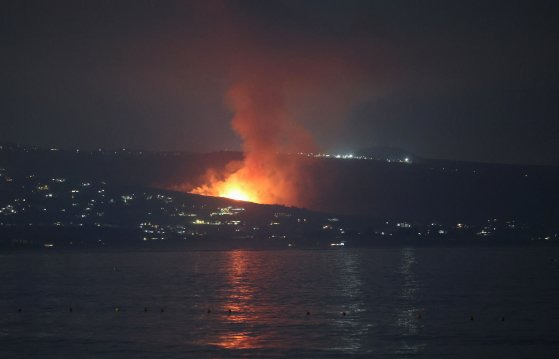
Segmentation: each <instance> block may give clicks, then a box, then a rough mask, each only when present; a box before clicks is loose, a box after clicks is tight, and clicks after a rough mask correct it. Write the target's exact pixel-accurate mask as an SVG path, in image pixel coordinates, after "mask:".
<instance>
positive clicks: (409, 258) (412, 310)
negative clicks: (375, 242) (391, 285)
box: [396, 247, 424, 355]
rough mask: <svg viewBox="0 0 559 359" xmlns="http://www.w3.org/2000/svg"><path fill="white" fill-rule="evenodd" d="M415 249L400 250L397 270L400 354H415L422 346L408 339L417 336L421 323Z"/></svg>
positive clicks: (397, 321) (398, 350) (398, 351)
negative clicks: (399, 287) (398, 277)
mask: <svg viewBox="0 0 559 359" xmlns="http://www.w3.org/2000/svg"><path fill="white" fill-rule="evenodd" d="M415 251H416V249H415V248H413V247H405V248H402V250H401V263H400V268H399V270H398V273H399V275H400V276H401V283H402V284H401V289H400V293H399V295H398V299H399V300H400V302H401V305H400V306H399V311H398V313H397V319H396V324H397V325H398V327H399V328H400V335H401V341H400V343H401V346H400V347H399V348H398V349H397V350H396V352H397V353H402V354H408V355H410V354H417V353H418V352H419V351H420V350H421V349H422V348H423V346H424V344H418V342H417V341H416V340H413V341H410V340H409V339H410V338H413V336H415V335H417V334H419V329H420V328H421V327H420V325H421V323H422V316H423V314H422V309H421V308H419V307H418V305H417V302H418V300H417V295H418V291H419V287H420V284H419V280H418V278H417V274H416V272H415V266H416V254H415Z"/></svg>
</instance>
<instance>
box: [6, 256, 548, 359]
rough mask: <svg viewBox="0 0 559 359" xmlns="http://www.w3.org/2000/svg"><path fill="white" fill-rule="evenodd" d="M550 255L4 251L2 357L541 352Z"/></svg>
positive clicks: (544, 343) (542, 354) (541, 354)
mask: <svg viewBox="0 0 559 359" xmlns="http://www.w3.org/2000/svg"><path fill="white" fill-rule="evenodd" d="M553 251H555V252H553ZM550 253H551V254H550ZM553 253H554V254H553ZM550 255H554V257H557V258H559V250H557V249H554V248H551V249H549V248H543V249H540V248H528V249H525V248H518V249H515V248H509V249H498V248H416V247H404V248H398V247H391V248H374V249H367V250H351V249H349V250H348V249H342V250H330V251H300V250H294V251H223V252H179V253H177V252H157V253H109V252H97V253H72V252H69V253H62V252H50V253H13V254H1V253H0V264H1V266H0V274H1V275H2V278H3V280H2V281H0V311H1V313H3V315H1V316H0V357H2V358H3V357H13V356H16V357H47V358H48V357H91V356H94V357H115V356H118V357H131V358H152V357H162V356H165V357H169V358H183V357H231V356H236V357H269V356H292V357H332V356H339V355H343V356H352V355H353V356H355V357H395V358H408V357H413V358H418V357H425V358H431V357H435V356H438V357H463V358H470V357H475V356H480V357H484V355H483V354H487V353H495V352H499V353H501V354H503V355H502V356H506V357H550V356H549V355H546V354H549V352H551V351H554V350H555V351H558V350H559V337H558V335H557V333H558V332H557V331H556V330H555V329H556V323H558V322H559V306H558V305H557V301H556V298H557V296H558V295H559V266H558V265H557V264H556V262H553V261H550V260H549V256H550ZM520 259H521V260H520ZM115 268H116V270H115ZM504 299H506V300H504ZM68 306H73V308H74V310H73V312H72V313H69V312H68ZM115 306H118V307H119V308H120V309H121V310H120V311H119V312H115V310H114V308H115ZM144 306H146V307H147V308H149V311H147V312H144ZM17 308H23V312H22V313H18V312H17V310H16V309H17ZM159 308H164V309H165V311H164V312H163V311H161V312H160V310H159ZM208 309H210V311H211V312H210V313H208V312H207V311H208ZM229 310H231V313H229ZM307 311H308V312H309V315H307V314H306V313H307ZM342 312H345V313H346V315H345V316H344V315H343V314H342ZM472 313H474V314H475V315H476V320H475V321H470V320H469V316H470V314H472ZM502 313H509V314H507V320H506V321H504V322H502V321H501V320H496V319H495V318H501V315H502ZM420 314H421V315H422V318H421V319H420V318H418V315H420ZM519 343H520V344H519ZM523 343H524V344H523ZM510 347H514V348H515V349H514V350H510V349H509V348H510ZM14 353H16V354H17V355H13V354H14ZM91 353H94V355H93V354H91ZM486 356H487V355H486Z"/></svg>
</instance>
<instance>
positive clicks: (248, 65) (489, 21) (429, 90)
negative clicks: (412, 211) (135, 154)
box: [0, 0, 559, 165]
mask: <svg viewBox="0 0 559 359" xmlns="http://www.w3.org/2000/svg"><path fill="white" fill-rule="evenodd" d="M554 3H555V1H523V2H516V1H495V2H493V1H467V2H466V1H436V2H432V1H395V0H386V1H372V0H371V1H347V0H344V1H341V0H340V1H325V0H318V1H304V0H298V1H224V2H219V1H200V2H194V1H177V2H173V1H139V0H138V1H88V2H83V1H78V0H75V1H67V2H61V1H37V2H31V1H2V2H1V5H0V49H1V50H0V51H1V56H0V61H1V68H0V79H1V84H0V93H1V100H0V101H1V103H0V141H1V142H18V143H23V144H32V145H41V146H60V147H84V148H97V147H111V148H116V147H127V148H138V149H140V148H141V149H155V150H187V151H212V150H219V149H238V148H240V140H239V138H238V136H237V135H236V134H235V133H234V132H233V131H232V130H231V127H230V124H229V122H230V120H231V117H232V113H231V110H230V109H229V107H228V105H227V103H226V100H225V98H226V93H227V91H228V88H230V86H232V85H234V84H235V82H236V81H239V80H240V79H242V80H243V81H245V82H246V81H247V80H246V78H247V76H249V77H250V76H254V78H258V82H259V83H260V84H268V83H269V86H270V88H274V87H278V88H279V89H277V92H278V93H280V94H282V95H281V96H283V97H285V99H284V100H285V104H286V106H287V107H288V108H289V113H290V114H291V116H293V118H294V119H296V120H297V121H299V122H300V123H302V124H303V126H305V127H306V128H307V129H308V130H309V132H310V133H311V134H312V135H313V136H314V137H315V139H316V142H317V143H318V145H319V146H320V147H321V149H323V150H325V151H330V152H335V151H347V152H349V151H353V150H357V149H360V148H366V147H372V146H392V147H399V148H403V149H405V150H408V151H411V152H413V153H415V154H417V155H420V156H424V157H432V158H446V159H460V160H474V161H485V162H505V163H529V164H554V165H559V121H558V119H559V108H558V107H559V101H558V100H559V96H558V95H559V89H558V86H559V70H558V64H559V21H558V16H557V14H558V11H557V10H558V9H557V6H556V5H554ZM264 120H265V119H264Z"/></svg>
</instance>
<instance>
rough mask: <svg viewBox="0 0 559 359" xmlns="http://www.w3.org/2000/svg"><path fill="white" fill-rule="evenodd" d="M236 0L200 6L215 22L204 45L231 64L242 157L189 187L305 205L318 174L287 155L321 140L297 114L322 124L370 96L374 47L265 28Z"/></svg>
mask: <svg viewBox="0 0 559 359" xmlns="http://www.w3.org/2000/svg"><path fill="white" fill-rule="evenodd" d="M233 4H234V3H231V2H221V1H217V2H212V1H210V2H209V3H206V2H204V5H203V7H202V8H201V9H200V11H201V13H204V14H211V17H210V18H209V20H208V22H206V23H209V24H211V28H212V31H209V32H207V33H204V35H205V36H204V39H205V40H204V41H210V40H206V39H213V40H211V41H210V42H212V44H213V45H214V46H208V44H206V43H205V42H204V43H203V45H204V46H202V48H204V49H207V48H209V49H213V51H216V52H215V53H211V55H212V56H210V57H211V58H213V59H219V60H220V62H219V64H218V65H216V66H217V67H218V68H220V66H224V67H225V70H224V73H227V75H226V76H227V80H228V83H229V87H228V90H227V94H226V96H225V97H226V100H227V103H228V105H229V106H230V108H231V110H232V111H233V113H234V116H233V119H232V128H233V130H234V131H235V132H236V133H237V134H238V135H239V136H240V137H241V140H242V142H243V144H242V148H243V154H244V159H243V160H242V161H234V162H231V163H229V164H228V165H227V166H226V168H225V169H224V170H219V171H216V170H211V171H209V172H208V173H207V174H206V175H205V177H204V178H203V179H202V182H203V184H202V185H200V186H198V187H195V188H194V189H191V192H192V193H196V194H202V195H211V196H222V197H229V198H234V199H242V200H249V201H254V202H259V203H268V204H283V205H292V206H300V207H306V206H307V204H308V202H309V200H310V199H312V197H313V195H314V193H313V192H314V188H315V187H316V186H315V185H316V183H314V184H313V183H312V178H314V179H316V178H315V177H313V176H311V174H312V173H311V172H312V170H311V169H310V168H308V167H307V165H308V164H309V161H305V160H303V159H302V158H301V157H300V156H299V157H298V156H294V155H292V156H288V155H286V154H288V153H291V154H294V153H297V152H315V151H316V149H317V146H316V145H315V141H314V140H313V138H312V136H311V135H310V133H309V132H308V131H307V130H306V129H305V128H304V127H303V126H302V125H301V124H300V123H299V122H298V120H300V119H301V118H304V119H305V120H307V121H308V120H309V119H310V120H312V119H313V118H314V120H315V121H316V122H317V123H320V128H321V129H324V128H329V126H330V128H333V127H332V124H334V127H335V126H336V125H335V124H337V123H340V122H341V121H340V120H339V119H340V118H343V114H345V113H346V112H347V110H348V109H349V108H350V107H351V106H352V105H353V104H355V103H356V102H359V101H362V100H363V98H365V97H367V96H369V92H370V91H368V90H367V91H364V88H367V89H368V86H369V83H370V81H369V80H370V79H369V75H367V76H364V73H363V72H362V71H360V68H362V67H366V68H368V67H369V65H370V62H371V61H373V59H374V56H370V55H371V54H369V53H368V50H366V49H368V48H369V47H368V46H359V47H358V48H359V49H365V50H364V51H363V52H359V53H356V52H354V51H353V50H351V51H350V50H349V49H352V48H354V47H355V46H354V44H352V41H354V40H353V39H349V40H348V39H338V38H335V37H334V38H328V39H326V38H325V39H320V38H316V37H315V36H308V37H307V36H299V34H298V33H297V32H289V30H286V29H285V28H281V27H279V28H276V27H273V26H272V27H267V26H266V25H265V22H263V21H258V20H255V19H254V18H251V17H250V16H248V17H247V16H246V15H243V14H244V12H242V11H237V10H238V8H236V7H235V6H233ZM214 29H217V30H215V31H214ZM212 36H213V37H212ZM360 45H364V43H361V44H360ZM210 63H212V62H211V61H210ZM221 64H222V65H221ZM214 65H215V64H214ZM309 110H310V111H309ZM317 110H318V111H317ZM317 113H320V115H318V116H316V114H317ZM315 127H316V126H315Z"/></svg>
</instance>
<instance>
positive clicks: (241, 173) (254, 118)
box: [193, 71, 315, 205]
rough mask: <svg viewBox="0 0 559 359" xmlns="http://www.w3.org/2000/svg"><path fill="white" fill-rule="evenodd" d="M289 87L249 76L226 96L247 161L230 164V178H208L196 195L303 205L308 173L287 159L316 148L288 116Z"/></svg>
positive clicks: (274, 79)
mask: <svg viewBox="0 0 559 359" xmlns="http://www.w3.org/2000/svg"><path fill="white" fill-rule="evenodd" d="M285 86H286V83H285V81H283V80H282V76H279V77H276V76H274V75H273V74H272V73H270V72H268V71H266V72H265V73H263V72H258V71H256V72H253V73H251V74H246V76H245V77H244V78H243V80H241V81H238V82H237V83H235V84H234V85H233V86H232V87H231V88H230V90H229V91H228V94H227V100H228V102H229V105H230V106H231V108H232V110H233V111H234V117H233V120H232V127H233V129H234V130H235V132H237V134H239V136H240V137H241V139H242V141H243V152H244V160H243V161H242V162H240V163H238V162H236V163H231V164H229V166H228V172H229V173H228V174H225V178H223V179H219V178H218V177H219V174H216V173H214V172H210V173H209V174H208V175H207V176H208V179H207V181H208V183H206V184H205V185H202V186H200V187H198V188H196V189H194V190H193V193H197V194H203V195H212V196H224V197H232V198H236V199H246V200H251V201H254V202H259V203H270V204H272V203H273V204H286V205H302V203H301V200H300V199H301V198H302V194H303V192H307V191H308V190H309V189H308V188H307V186H306V185H305V169H304V168H303V167H302V163H301V162H300V161H297V160H296V159H295V158H293V157H292V156H287V155H286V153H295V152H300V151H311V150H313V149H314V148H315V144H314V141H313V140H312V138H311V136H310V135H309V133H308V132H307V131H306V130H305V129H304V128H303V127H302V126H301V125H299V124H298V123H297V122H296V121H295V120H294V119H293V118H292V117H291V116H290V115H289V113H288V110H287V106H286V98H285V93H284V91H285Z"/></svg>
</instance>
